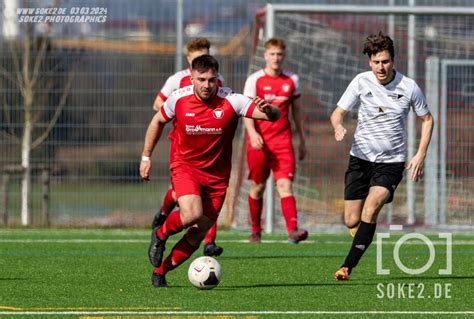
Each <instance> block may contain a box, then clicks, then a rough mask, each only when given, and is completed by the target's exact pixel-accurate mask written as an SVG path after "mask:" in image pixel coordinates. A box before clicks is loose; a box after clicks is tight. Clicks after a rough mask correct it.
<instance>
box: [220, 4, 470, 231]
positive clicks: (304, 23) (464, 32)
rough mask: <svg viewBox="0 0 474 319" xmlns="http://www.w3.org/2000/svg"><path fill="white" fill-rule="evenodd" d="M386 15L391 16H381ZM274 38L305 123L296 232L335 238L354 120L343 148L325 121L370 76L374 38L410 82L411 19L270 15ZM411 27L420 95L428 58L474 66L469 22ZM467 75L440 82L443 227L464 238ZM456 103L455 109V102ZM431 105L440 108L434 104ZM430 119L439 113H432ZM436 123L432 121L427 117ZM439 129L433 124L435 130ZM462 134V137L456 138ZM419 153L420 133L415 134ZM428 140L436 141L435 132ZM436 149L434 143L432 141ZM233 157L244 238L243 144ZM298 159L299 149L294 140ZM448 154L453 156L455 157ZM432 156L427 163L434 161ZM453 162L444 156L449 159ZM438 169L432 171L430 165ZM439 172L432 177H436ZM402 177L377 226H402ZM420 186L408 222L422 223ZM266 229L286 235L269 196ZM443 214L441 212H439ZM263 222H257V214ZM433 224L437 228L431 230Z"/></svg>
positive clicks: (454, 19) (255, 56)
mask: <svg viewBox="0 0 474 319" xmlns="http://www.w3.org/2000/svg"><path fill="white" fill-rule="evenodd" d="M384 10H385V11H386V12H388V13H389V11H390V10H389V9H388V8H387V7H385V9H384ZM274 17H275V18H274V30H272V31H273V36H274V37H278V38H282V39H284V40H285V42H286V44H287V49H286V53H287V54H286V59H285V68H286V69H289V70H291V71H292V72H295V73H297V74H298V75H299V76H300V86H301V90H302V97H301V105H302V114H304V121H305V134H306V146H307V150H308V153H307V156H306V159H305V160H304V161H301V162H298V163H297V174H296V177H295V181H294V193H295V196H296V202H297V208H298V219H299V220H298V222H299V225H300V227H303V228H307V229H315V228H319V227H323V229H326V230H327V229H333V228H342V225H343V221H342V218H343V207H344V201H343V188H344V185H343V184H344V183H343V181H344V172H345V169H346V167H347V161H348V155H349V149H350V146H351V143H352V137H353V133H354V130H355V126H356V119H357V110H354V111H352V112H351V113H349V114H348V115H347V116H346V118H345V126H346V127H347V128H348V135H347V138H346V140H345V141H344V142H342V143H337V142H336V141H335V140H334V137H333V129H332V127H331V125H330V123H329V115H330V114H331V112H332V111H333V109H334V107H335V106H336V103H337V101H338V99H339V98H340V96H341V94H342V93H343V92H344V90H345V89H346V87H347V85H348V84H349V82H350V81H351V80H352V79H353V77H354V76H355V75H356V74H357V73H359V72H363V71H366V70H368V69H369V68H368V62H367V57H366V56H364V55H363V54H362V49H363V48H362V46H363V43H364V40H365V38H366V37H367V35H369V34H370V33H378V31H379V30H381V31H383V32H384V33H386V34H389V35H390V36H391V37H392V39H393V40H394V42H395V49H396V52H395V68H396V69H397V70H399V71H400V72H402V73H404V74H405V75H407V74H408V71H407V68H408V67H409V65H408V64H409V63H408V58H409V57H408V55H409V53H408V50H409V47H408V46H409V42H410V41H409V40H410V39H409V35H410V30H408V25H409V23H408V21H409V16H408V15H407V14H397V15H394V16H391V15H389V14H377V15H370V14H360V13H358V14H354V13H343V14H341V13H337V14H336V13H318V12H316V11H315V12H310V11H309V12H305V13H295V12H276V13H275V15H274ZM414 17H415V23H414V33H413V34H414V38H412V39H411V40H414V45H415V51H414V53H415V54H414V60H412V61H413V63H414V68H413V71H412V73H414V76H413V75H412V77H414V79H415V80H416V81H417V83H418V84H419V85H420V87H421V88H422V90H423V91H424V90H425V87H426V85H427V84H426V83H427V81H429V80H430V79H429V78H426V76H425V74H426V72H427V70H426V68H427V67H426V65H425V61H426V59H427V58H428V57H430V56H437V57H439V58H440V59H448V58H449V59H474V32H473V31H474V16H473V15H456V14H450V15H442V14H425V15H423V14H417V15H416V16H414ZM265 18H266V16H265V14H260V15H258V16H257V19H256V27H255V30H254V32H255V33H254V36H255V39H256V41H255V50H254V52H253V53H252V56H251V66H250V69H249V73H252V72H254V71H256V70H258V69H260V68H262V67H264V65H265V63H264V60H263V46H262V45H263V43H264V41H265V40H266V38H265V36H264V34H265V32H268V30H265V27H266V26H265ZM467 68H468V69H469V70H470V71H469V70H468V71H465V72H462V73H461V72H457V73H456V72H451V73H448V77H449V78H448V79H447V80H448V82H449V83H452V82H453V83H454V82H455V83H457V84H451V85H450V86H449V87H450V88H456V90H454V89H453V90H452V91H450V92H449V94H448V97H447V98H448V102H447V112H448V113H447V118H448V119H449V120H448V121H446V123H442V124H443V125H447V131H446V134H447V136H446V140H447V143H448V145H447V150H448V153H447V157H446V167H447V171H446V177H447V190H446V194H445V195H446V203H445V204H446V205H447V215H446V220H442V221H441V222H442V223H445V224H450V225H453V224H454V225H468V226H469V227H471V228H472V225H473V224H472V217H471V215H472V214H471V212H472V207H474V205H473V204H474V202H473V195H474V170H473V169H472V167H473V166H472V162H471V161H472V159H473V158H474V157H473V155H474V143H473V139H472V136H474V128H473V125H472V124H473V121H474V112H473V110H474V99H473V97H474V91H472V89H473V85H472V84H473V83H474V72H473V71H474V68H473V67H467ZM459 101H462V103H461V102H459ZM436 102H438V101H436ZM435 112H439V111H438V110H437V108H436V111H435ZM433 115H434V116H435V118H436V119H437V120H438V119H439V116H438V113H437V114H433ZM436 125H440V123H436ZM461 128H462V129H461ZM417 131H418V133H417V134H416V136H417V140H416V141H415V146H416V147H417V146H418V139H419V135H420V134H419V124H417ZM436 134H440V133H438V132H436ZM436 142H437V141H436ZM237 144H238V145H236V149H235V151H234V154H237V155H238V156H235V157H234V166H233V167H234V169H233V176H232V180H231V188H230V192H229V199H230V204H229V209H230V210H231V213H230V215H231V216H232V218H231V220H232V227H233V228H235V229H242V230H244V229H248V228H249V213H248V202H247V198H248V190H249V187H250V183H249V181H248V180H247V174H248V171H247V163H246V158H245V136H244V134H242V136H241V137H240V139H238V140H237ZM294 145H295V151H297V145H298V140H297V139H295V140H294ZM454 150H456V151H454ZM439 155H440V154H439V153H437V154H436V155H435V156H439ZM451 155H452V156H451ZM438 165H440V164H438ZM440 172H442V170H437V172H436V174H437V176H438V177H439V174H441V173H440ZM406 180H407V178H406V177H405V178H404V180H403V181H402V183H401V184H400V186H399V188H398V189H397V192H396V194H395V199H394V202H393V204H392V205H386V206H385V207H384V209H383V211H382V212H381V213H380V216H379V222H380V223H399V224H405V223H406V221H407V215H408V214H409V212H408V208H407V190H406ZM425 187H429V185H425V183H423V181H422V182H420V183H417V184H416V188H415V191H414V199H415V210H414V212H413V213H414V217H415V220H414V222H415V223H416V224H423V223H424V216H425V214H426V212H425V206H424V196H425V195H424V194H425ZM274 202H275V206H274V228H275V230H276V231H283V230H284V229H285V223H284V219H283V217H282V214H281V211H280V199H279V197H278V195H277V194H276V192H275V201H274ZM440 205H441V204H440ZM262 217H264V218H265V212H264V213H263V214H262ZM438 222H439V218H438V219H437V223H438Z"/></svg>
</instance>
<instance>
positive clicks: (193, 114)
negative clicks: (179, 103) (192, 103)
mask: <svg viewBox="0 0 474 319" xmlns="http://www.w3.org/2000/svg"><path fill="white" fill-rule="evenodd" d="M184 116H189V117H193V116H196V114H195V113H189V112H187V113H185V114H184Z"/></svg>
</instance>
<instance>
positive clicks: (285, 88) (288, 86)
mask: <svg viewBox="0 0 474 319" xmlns="http://www.w3.org/2000/svg"><path fill="white" fill-rule="evenodd" d="M281 88H282V89H283V92H286V93H288V92H290V85H289V84H283V85H282V86H281Z"/></svg>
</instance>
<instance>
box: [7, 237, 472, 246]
mask: <svg viewBox="0 0 474 319" xmlns="http://www.w3.org/2000/svg"><path fill="white" fill-rule="evenodd" d="M351 241H352V238H349V237H348V239H347V240H305V241H302V242H300V243H299V244H298V245H300V244H341V245H342V244H348V243H350V242H351ZM149 242H150V241H149V240H148V239H0V243H20V244H30V243H33V244H42V243H59V244H76V243H88V244H101V243H125V244H135V243H149ZM218 242H219V243H244V244H245V243H246V244H250V243H249V241H248V240H247V239H236V240H230V239H219V240H218ZM396 242H397V241H395V240H384V241H382V243H383V244H392V245H394V244H395V243H396ZM431 242H432V243H433V244H434V245H444V246H445V245H446V241H444V240H431ZM262 243H263V244H286V243H288V241H286V240H262ZM251 244H252V245H256V244H254V243H251ZM403 245H426V244H425V243H423V242H420V241H407V242H405V243H404V244H403ZM453 245H460V246H461V245H462V246H465V245H466V246H469V245H474V240H453Z"/></svg>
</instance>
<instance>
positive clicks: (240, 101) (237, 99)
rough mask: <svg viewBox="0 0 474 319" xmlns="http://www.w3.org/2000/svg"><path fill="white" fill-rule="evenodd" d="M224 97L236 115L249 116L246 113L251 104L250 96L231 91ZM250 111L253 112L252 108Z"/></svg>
mask: <svg viewBox="0 0 474 319" xmlns="http://www.w3.org/2000/svg"><path fill="white" fill-rule="evenodd" d="M226 98H227V100H228V101H229V102H230V104H231V105H232V108H233V109H234V111H235V113H237V115H238V116H247V117H248V116H249V115H248V114H247V113H248V112H249V109H250V106H251V105H252V99H251V98H249V97H248V96H246V95H243V94H238V93H231V94H229V95H228V96H227V97H226ZM251 111H252V112H253V108H252V110H251Z"/></svg>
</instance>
